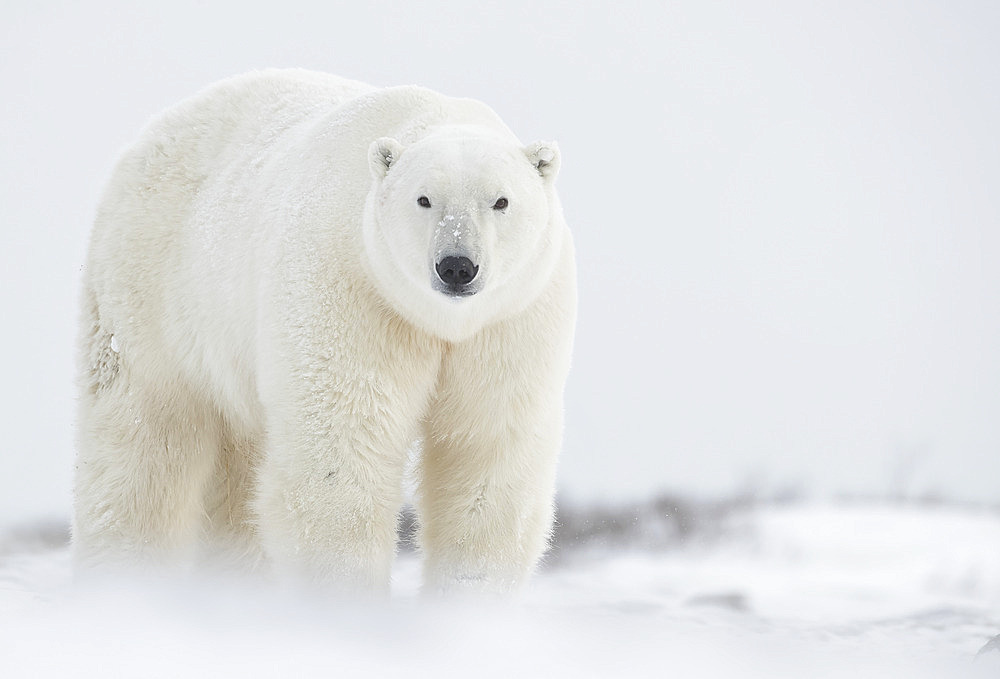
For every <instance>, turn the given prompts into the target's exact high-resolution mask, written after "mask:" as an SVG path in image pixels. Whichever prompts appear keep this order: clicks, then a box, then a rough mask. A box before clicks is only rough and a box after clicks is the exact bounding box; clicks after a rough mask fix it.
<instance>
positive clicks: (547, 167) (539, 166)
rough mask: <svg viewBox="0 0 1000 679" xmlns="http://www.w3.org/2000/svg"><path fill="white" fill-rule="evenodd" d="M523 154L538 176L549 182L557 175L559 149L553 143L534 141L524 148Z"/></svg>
mask: <svg viewBox="0 0 1000 679" xmlns="http://www.w3.org/2000/svg"><path fill="white" fill-rule="evenodd" d="M524 152H525V154H527V156H528V161H529V162H531V164H532V165H534V166H535V169H536V170H538V174H540V175H542V176H543V177H545V178H546V179H548V180H549V181H553V180H554V179H555V178H556V175H557V174H559V147H558V146H557V145H556V143H555V142H554V141H536V142H535V143H534V144H528V145H527V146H526V147H524Z"/></svg>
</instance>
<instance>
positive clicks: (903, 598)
mask: <svg viewBox="0 0 1000 679" xmlns="http://www.w3.org/2000/svg"><path fill="white" fill-rule="evenodd" d="M716 528H717V530H711V531H697V532H695V534H694V535H692V536H688V538H687V539H685V540H683V541H681V542H677V543H674V544H673V545H672V546H670V547H667V548H663V549H658V550H649V549H645V548H643V549H638V548H628V547H625V548H621V549H611V548H608V547H607V546H605V547H601V546H599V545H594V544H591V545H578V546H575V547H572V548H566V549H563V550H561V552H560V555H559V557H558V558H557V559H554V560H553V563H551V564H550V565H548V566H547V567H546V568H544V569H543V570H542V572H540V573H539V574H538V575H537V576H536V578H535V579H534V580H533V581H532V583H531V584H530V586H529V587H528V588H527V589H526V591H525V592H524V593H523V594H522V595H521V596H520V597H519V598H518V599H517V600H516V601H513V602H500V601H476V602H471V601H463V602H433V601H427V600H425V599H421V598H420V596H419V592H418V590H419V562H418V561H417V558H416V556H415V555H413V554H412V553H403V554H401V555H400V558H399V561H398V563H397V568H396V571H395V575H394V584H393V593H392V597H391V599H390V600H389V601H384V602H378V603H366V604H363V603H358V602H353V603H345V602H333V601H323V600H320V599H318V598H315V597H310V596H302V594H301V593H298V594H290V593H288V592H284V591H281V590H278V589H275V588H273V587H271V586H265V585H262V584H261V583H249V582H234V581H232V580H226V581H224V580H221V579H211V578H208V577H205V578H202V579H200V580H198V581H190V582H184V583H177V582H173V583H164V582H159V583H153V582H135V581H132V582H128V581H116V582H114V583H104V584H103V585H102V586H98V585H87V586H84V585H81V584H79V583H77V584H74V583H73V582H72V577H71V568H70V563H69V549H68V546H67V545H66V544H65V534H64V531H60V530H59V527H58V526H57V525H56V526H44V525H42V526H34V527H27V528H23V529H21V530H19V531H13V530H8V531H6V533H0V638H2V639H4V640H5V643H4V646H5V651H4V652H3V653H2V654H0V675H2V676H5V677H19V676H33V677H34V676H98V675H100V676H104V675H112V676H114V675H122V676H145V677H159V676H162V677H176V676H190V677H200V676H213V677H214V676H220V675H225V676H235V675H240V676H249V677H271V676H320V675H324V676H326V675H330V674H338V675H342V674H346V675H352V674H359V673H361V672H364V673H365V674H366V675H371V676H380V677H382V676H390V677H391V676H407V677H413V676H447V677H451V676H455V677H465V676H470V675H474V676H484V677H511V676H546V677H548V676H567V677H578V676H584V677H586V676H595V677H609V676H629V677H645V676H649V677H652V676H658V677H659V676H681V677H706V678H708V679H712V678H715V677H725V678H726V679H731V678H734V677H768V678H771V677H806V676H808V677H851V678H852V679H857V678H858V677H879V678H882V677H890V676H891V677H904V678H905V677H916V678H921V677H948V678H953V677H992V678H994V679H995V677H996V676H998V675H1000V651H994V650H991V651H986V652H984V653H983V654H981V655H980V656H979V657H976V653H977V651H978V650H979V649H980V648H982V647H984V645H985V644H986V643H987V642H988V641H989V640H990V639H991V638H992V637H994V636H995V635H997V634H998V633H1000V512H998V511H996V510H994V509H976V508H971V507H935V506H927V505H922V506H921V505H891V504H884V503H877V504H874V503H862V504H843V503H841V504H794V505H770V506H753V505H751V506H746V507H742V508H739V509H736V510H734V511H732V512H730V513H729V514H728V515H726V516H725V517H723V518H722V519H721V520H720V522H719V523H718V525H717V526H716Z"/></svg>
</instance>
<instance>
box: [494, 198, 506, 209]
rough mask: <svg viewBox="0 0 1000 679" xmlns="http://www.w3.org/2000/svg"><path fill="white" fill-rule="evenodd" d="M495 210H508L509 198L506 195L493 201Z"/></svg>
mask: <svg viewBox="0 0 1000 679" xmlns="http://www.w3.org/2000/svg"><path fill="white" fill-rule="evenodd" d="M493 209H494V210H506V209H507V199H506V198H504V197H502V196H501V197H500V198H497V202H495V203H493Z"/></svg>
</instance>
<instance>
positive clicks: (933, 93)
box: [0, 0, 1000, 521]
mask: <svg viewBox="0 0 1000 679" xmlns="http://www.w3.org/2000/svg"><path fill="white" fill-rule="evenodd" d="M998 35H1000V5H997V4H996V3H990V2H981V3H955V2H941V3H927V2H923V3H918V2H907V3H902V2H900V3H895V2H881V3H867V2H858V3H850V2H846V3H845V2H826V3H822V2H821V3H801V2H776V3H775V2H768V3H752V2H751V3H747V2H733V3H717V2H712V3H709V2H704V1H702V0H684V1H683V2H674V3H664V2H649V3H635V2H617V3H600V4H598V3H587V2H573V3H569V2H567V3H544V2H537V1H527V0H512V1H511V2H505V3H502V4H491V3H474V4H472V5H470V4H468V3H454V4H449V3H441V2H439V3H427V4H420V3H402V2H399V3H387V2H382V3H378V2H373V3H361V2H353V3H339V2H292V1H286V2H282V3H275V4H274V5H273V7H272V8H271V9H260V8H255V3H236V2H232V3H202V2H195V1H191V0H179V1H173V2H170V3H164V4H163V5H162V6H160V7H151V6H149V5H147V4H146V3H131V2H121V3H114V2H103V1H101V2H88V3H80V2H64V3H60V2H30V3H29V2H5V3H4V5H3V8H2V9H0V87H2V91H3V96H2V97H0V228H2V229H3V237H4V241H3V243H4V247H3V248H0V312H2V316H0V317H2V318H3V323H4V326H3V327H4V329H5V331H6V332H5V335H4V343H5V347H6V350H7V360H5V361H2V362H0V404H2V406H3V408H4V413H5V414H4V416H3V418H2V419H0V426H2V427H3V432H4V436H3V441H4V443H3V446H2V448H0V521H9V520H13V519H17V518H18V517H27V516H32V515H38V514H52V515H56V516H64V515H66V514H68V512H69V506H70V500H69V497H70V481H71V474H72V464H73V424H72V419H73V398H74V397H73V387H72V373H73V343H74V335H75V332H76V330H75V326H76V316H77V311H76V296H77V294H78V293H77V291H78V286H79V279H80V276H81V264H82V261H83V257H84V253H85V249H86V239H87V234H88V231H89V225H90V222H91V220H92V217H93V213H94V209H95V206H96V203H97V200H98V196H99V192H100V189H101V186H102V184H103V182H104V181H105V180H106V178H107V175H108V172H109V170H110V167H111V165H112V163H113V162H114V160H115V158H116V156H117V154H118V153H119V152H120V150H121V149H122V148H123V147H124V146H125V145H127V144H128V143H129V142H130V141H131V140H133V139H134V138H135V136H136V134H137V133H138V131H139V129H140V127H141V126H142V124H143V123H144V122H145V120H146V119H147V118H148V117H149V116H150V115H152V114H154V113H156V112H157V111H159V110H161V109H162V108H164V107H166V106H168V105H170V104H172V103H174V102H176V101H178V100H179V99H181V98H183V97H185V96H187V95H189V94H191V93H193V92H195V91H197V90H198V89H200V88H201V87H203V86H205V85H206V84H208V83H210V82H212V81H214V80H217V79H219V78H222V77H226V76H228V75H232V74H235V73H239V72H242V71H246V70H249V69H253V68H261V67H267V66H302V67H308V68H315V69H319V70H325V71H330V72H334V73H338V74H341V75H345V76H349V77H352V78H356V79H360V80H365V81H369V82H372V83H374V84H379V85H395V84H408V83H417V84H422V85H426V86H429V87H432V88H434V89H437V90H440V91H442V92H445V93H447V94H453V95H458V96H470V97H474V98H477V99H481V100H483V101H485V102H487V103H488V104H490V105H491V106H492V107H493V108H494V109H495V110H496V111H497V112H498V113H499V114H500V115H501V116H502V117H503V118H504V119H505V120H506V121H507V123H508V124H509V125H510V126H511V127H512V129H514V131H515V132H516V133H517V134H518V135H519V136H520V137H521V138H522V140H524V141H525V142H527V141H531V140H534V139H539V138H543V139H556V140H558V141H559V143H560V146H561V148H562V152H563V170H562V174H561V175H560V178H559V188H560V193H561V195H562V198H563V203H564V207H565V212H566V215H567V219H568V221H569V223H570V225H571V228H572V229H573V231H574V233H575V238H576V244H577V251H578V260H579V265H580V321H579V325H578V330H577V344H576V354H575V361H574V372H573V374H572V377H571V380H570V384H569V394H568V401H567V431H566V445H565V448H564V453H563V458H562V466H561V475H560V478H561V483H560V486H561V488H562V490H563V492H564V493H565V494H566V495H568V496H570V497H573V498H578V499H584V500H586V499H596V498H605V499H617V500H623V499H627V498H632V497H639V496H644V495H647V494H649V493H653V492H659V491H673V492H680V493H687V494H699V495H721V494H727V493H731V492H734V491H735V490H740V489H752V490H756V491H759V492H764V493H774V492H780V491H783V490H786V489H787V490H797V491H799V492H806V493H818V494H829V493H842V492H848V493H881V494H884V493H887V492H893V493H895V492H901V493H906V494H910V495H919V494H926V493H936V494H940V495H943V496H945V497H949V498H952V499H964V500H981V501H992V502H996V501H998V500H1000V424H998V420H1000V355H998V348H1000V267H998V262H1000V228H998V227H1000V198H998V197H997V194H998V187H1000V134H998V131H997V128H998V121H1000V73H998V69H1000V42H998V41H997V39H996V38H997V36H998Z"/></svg>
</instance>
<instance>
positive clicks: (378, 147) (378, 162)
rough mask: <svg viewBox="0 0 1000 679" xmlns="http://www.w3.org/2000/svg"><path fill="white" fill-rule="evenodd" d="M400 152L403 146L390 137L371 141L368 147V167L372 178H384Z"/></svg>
mask: <svg viewBox="0 0 1000 679" xmlns="http://www.w3.org/2000/svg"><path fill="white" fill-rule="evenodd" d="M402 152H403V145H402V144H400V143H399V142H398V141H396V140H395V139H393V138H392V137H381V138H379V139H376V140H375V141H373V142H372V145H371V146H369V147H368V167H369V168H370V169H371V171H372V177H374V178H375V179H382V178H383V177H385V173H386V172H388V171H389V168H390V167H392V164H393V163H395V162H396V161H397V160H398V159H399V154H400V153H402Z"/></svg>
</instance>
